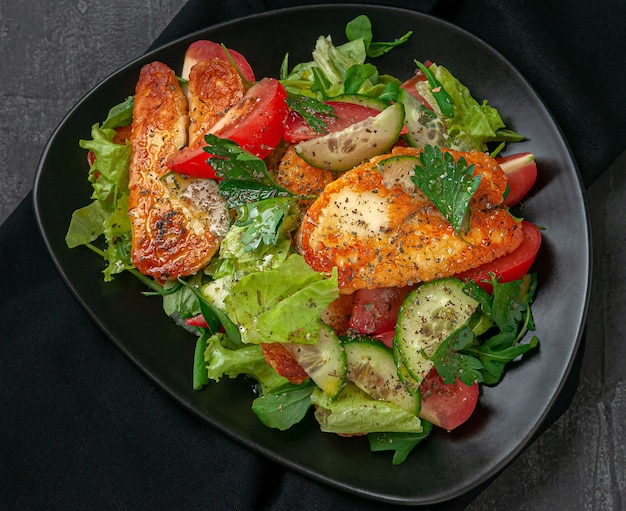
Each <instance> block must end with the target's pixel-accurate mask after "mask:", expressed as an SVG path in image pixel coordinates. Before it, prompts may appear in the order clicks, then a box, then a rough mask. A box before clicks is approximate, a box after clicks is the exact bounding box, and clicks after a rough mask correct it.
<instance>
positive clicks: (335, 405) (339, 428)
mask: <svg viewBox="0 0 626 511" xmlns="http://www.w3.org/2000/svg"><path fill="white" fill-rule="evenodd" d="M311 400H312V401H313V404H314V405H316V406H317V409H316V410H315V418H316V419H317V422H318V423H319V425H320V429H321V430H322V431H325V432H328V433H340V434H346V435H352V434H360V433H377V432H388V433H421V432H422V423H421V421H420V419H419V417H417V416H416V415H413V414H411V413H409V412H407V411H405V410H403V409H402V408H400V407H399V406H396V405H394V404H392V403H389V402H387V401H381V400H376V399H373V398H372V397H370V396H369V395H368V394H366V393H365V392H363V391H362V390H360V389H359V388H357V387H356V386H355V385H353V384H351V383H350V384H347V385H346V386H345V387H344V389H343V390H342V391H341V393H340V394H339V396H337V398H336V399H334V400H333V399H330V398H329V397H328V396H327V395H326V394H325V393H324V392H323V391H322V390H321V389H319V388H316V389H315V390H314V392H313V394H312V395H311Z"/></svg>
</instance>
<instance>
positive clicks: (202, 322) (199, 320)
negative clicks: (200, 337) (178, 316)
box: [185, 314, 209, 328]
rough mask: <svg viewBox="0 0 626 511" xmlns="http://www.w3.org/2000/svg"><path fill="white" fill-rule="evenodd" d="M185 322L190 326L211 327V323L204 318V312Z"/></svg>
mask: <svg viewBox="0 0 626 511" xmlns="http://www.w3.org/2000/svg"><path fill="white" fill-rule="evenodd" d="M185 323H186V324H187V325H189V326H199V327H202V328H209V324H208V323H207V322H206V319H204V316H203V315H202V314H198V315H197V316H192V317H190V318H187V319H186V320H185Z"/></svg>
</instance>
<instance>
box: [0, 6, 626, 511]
mask: <svg viewBox="0 0 626 511" xmlns="http://www.w3.org/2000/svg"><path fill="white" fill-rule="evenodd" d="M184 3H185V0H172V1H149V0H141V1H132V0H130V1H128V0H127V1H124V2H122V1H117V0H111V1H107V2H104V1H95V0H92V1H89V0H72V1H70V0H55V1H50V2H42V1H40V0H3V1H2V3H0V51H1V54H0V59H1V63H2V66H1V69H2V79H1V80H0V110H1V112H2V116H1V117H0V127H1V129H0V135H1V136H0V155H1V156H2V159H1V162H2V163H1V164H0V223H1V222H2V221H4V220H5V219H6V218H7V217H8V216H9V215H10V214H11V212H12V211H13V209H14V208H15V207H16V205H17V204H18V203H19V202H20V201H21V200H22V199H23V198H24V197H25V196H26V195H27V193H28V192H29V190H30V189H31V187H32V180H33V177H34V174H35V170H36V167H37V162H38V159H39V157H40V154H41V151H42V150H43V147H44V145H45V143H46V141H47V139H48V137H49V136H50V135H51V133H52V132H53V130H54V129H55V127H56V126H57V124H58V123H59V122H60V121H61V119H62V118H63V116H64V114H65V113H66V112H67V111H68V110H69V109H70V108H71V107H72V106H73V105H74V104H75V103H76V102H77V101H78V100H79V99H80V98H81V97H82V95H83V94H85V93H86V92H87V91H88V90H89V89H90V88H91V87H92V86H93V85H95V84H96V83H98V82H99V81H100V80H101V79H102V78H104V77H105V76H107V75H108V74H110V73H111V72H113V71H115V70H116V69H117V68H118V67H120V66H121V65H123V64H124V63H126V62H127V61H129V60H131V59H132V58H134V57H136V56H138V55H140V54H141V53H142V52H143V51H144V50H145V49H146V48H147V47H148V46H149V44H150V43H151V42H152V41H153V40H154V38H155V37H156V36H157V35H158V34H159V33H160V31H161V30H162V29H163V28H164V27H165V26H166V25H167V23H168V22H169V21H170V20H171V19H172V18H173V17H174V15H175V14H176V13H177V12H178V10H179V9H180V8H181V7H182V5H183V4H184ZM210 3H211V2H207V4H210ZM625 173H626V155H622V156H621V157H620V158H618V159H617V161H616V163H614V164H613V165H612V166H611V168H610V169H608V170H607V171H606V172H605V173H604V174H603V175H602V176H601V177H600V178H599V179H598V180H597V181H596V182H594V184H593V185H592V186H591V187H590V189H589V190H588V197H589V209H590V216H591V221H592V228H593V239H594V285H593V289H592V300H591V305H590V311H589V320H588V329H587V330H588V335H587V342H586V350H585V354H584V358H583V361H582V370H581V382H580V384H579V386H578V391H577V393H576V395H575V396H574V399H573V402H572V404H571V406H570V407H569V409H568V410H567V411H566V412H565V413H564V414H563V415H562V416H561V417H560V418H559V419H558V420H557V421H556V422H555V423H554V424H553V425H552V426H551V427H550V428H549V429H548V430H547V431H546V432H545V433H544V434H543V435H541V436H540V437H539V438H538V439H537V440H536V441H535V442H534V443H533V444H532V445H531V446H530V447H529V448H528V449H527V450H526V451H525V452H524V453H523V454H522V455H521V456H520V457H519V458H518V459H517V460H516V461H515V462H514V463H513V464H512V465H511V466H509V467H508V468H507V469H506V470H505V471H504V472H503V473H502V474H501V475H500V476H499V477H498V478H497V479H496V480H495V481H494V482H493V483H492V484H491V485H490V486H489V487H488V488H487V489H486V490H485V491H484V492H483V493H482V494H481V495H480V496H479V497H478V498H477V499H476V500H475V501H474V502H473V503H472V504H471V505H470V506H469V508H468V509H472V510H479V509H508V510H535V509H539V510H543V509H570V510H579V509H580V510H583V509H585V510H587V509H601V510H605V509H606V510H609V509H624V508H625V507H626V474H625V471H626V447H625V445H626V438H624V436H625V435H624V432H625V426H624V424H626V368H625V363H626V348H625V346H626V342H624V341H626V339H625V337H626V336H625V334H624V329H623V323H624V320H623V318H624V317H625V315H626V290H625V285H624V282H625V279H624V273H625V272H626V270H624V268H626V257H625V256H624V254H623V252H622V251H621V250H620V248H619V247H620V246H623V243H624V232H625V229H624V220H623V219H624V218H626V215H625V213H626V211H625V210H626V207H625V206H624V205H623V203H624V201H623V200H622V197H624V194H625V193H626V190H625V187H626V184H625V182H624V179H623V177H622V176H624V175H626V174H625ZM0 278H1V277H0ZM564 292H566V290H564ZM0 337H1V334H0ZM181 413H184V412H181ZM207 427H208V426H207ZM0 486H1V485H0Z"/></svg>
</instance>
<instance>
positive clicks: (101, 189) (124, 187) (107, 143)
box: [65, 124, 133, 282]
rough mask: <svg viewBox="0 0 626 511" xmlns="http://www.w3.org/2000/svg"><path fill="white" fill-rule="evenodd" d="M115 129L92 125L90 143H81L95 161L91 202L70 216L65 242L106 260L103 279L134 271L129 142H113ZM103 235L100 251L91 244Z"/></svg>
mask: <svg viewBox="0 0 626 511" xmlns="http://www.w3.org/2000/svg"><path fill="white" fill-rule="evenodd" d="M115 134H116V132H115V130H114V129H111V128H102V127H101V126H100V125H99V124H94V125H93V126H92V128H91V136H92V138H91V140H80V142H79V144H80V147H82V148H83V149H87V150H89V151H92V152H93V154H94V155H95V160H94V162H93V164H92V165H91V167H90V169H89V176H88V179H89V182H90V183H91V185H92V196H91V198H92V199H93V202H92V203H91V204H89V205H87V206H85V207H83V208H80V209H78V210H76V211H75V212H74V213H73V214H72V218H71V220H70V225H69V227H68V230H67V233H66V236H65V242H66V244H67V246H68V247H69V248H75V247H78V246H81V245H86V246H87V247H88V248H91V249H92V250H94V251H96V252H97V253H99V254H101V255H102V256H103V257H104V258H105V260H106V261H107V266H106V268H105V269H104V272H103V273H104V280H105V281H107V282H108V281H110V280H112V278H113V275H115V274H118V273H121V272H122V271H124V270H129V269H132V268H133V265H132V262H131V226H130V219H129V217H128V194H129V192H128V167H129V158H130V151H131V147H130V144H129V143H126V144H118V143H116V142H114V141H113V138H114V137H115ZM102 235H104V239H105V243H106V247H105V249H104V252H102V251H100V250H99V249H97V248H96V247H94V246H92V245H91V243H92V242H94V241H96V240H97V239H98V238H99V237H100V236H102Z"/></svg>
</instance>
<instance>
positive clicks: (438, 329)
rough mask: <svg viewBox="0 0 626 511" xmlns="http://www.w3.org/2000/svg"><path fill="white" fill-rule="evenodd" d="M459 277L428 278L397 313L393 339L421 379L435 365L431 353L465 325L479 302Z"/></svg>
mask: <svg viewBox="0 0 626 511" xmlns="http://www.w3.org/2000/svg"><path fill="white" fill-rule="evenodd" d="M463 286H464V283H463V281H462V280H460V279H458V278H454V277H451V278H446V279H440V280H435V281H431V282H426V283H424V284H422V285H421V286H419V287H418V288H417V289H415V290H414V291H411V292H410V293H409V294H408V295H407V297H406V298H405V300H404V302H403V304H402V306H401V307H400V311H399V313H398V322H397V324H396V330H395V336H394V343H395V344H396V345H397V349H398V354H399V358H400V360H401V361H402V364H403V365H404V366H405V367H406V369H407V371H408V373H409V374H410V375H411V376H412V377H413V378H414V379H415V380H416V381H417V382H418V383H419V382H421V381H422V380H423V379H424V377H425V376H426V375H427V374H428V372H429V371H430V369H431V368H432V367H433V362H432V361H431V360H430V357H431V356H432V355H433V353H434V352H435V350H436V349H437V347H438V346H439V345H440V344H441V343H442V342H443V341H444V340H445V339H446V338H447V337H448V336H449V335H450V334H451V333H452V332H454V331H455V330H457V329H458V328H460V327H462V326H463V325H465V324H466V323H467V322H468V321H469V319H470V318H471V317H472V315H473V314H474V312H475V311H476V310H477V309H478V306H479V303H478V301H476V300H474V299H473V298H471V297H470V296H468V295H467V294H465V292H464V291H463Z"/></svg>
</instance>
